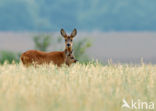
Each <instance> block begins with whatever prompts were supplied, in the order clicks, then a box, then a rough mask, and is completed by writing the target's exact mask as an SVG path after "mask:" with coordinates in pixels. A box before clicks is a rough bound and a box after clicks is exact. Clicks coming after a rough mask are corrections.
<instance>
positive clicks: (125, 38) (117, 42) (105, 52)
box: [0, 30, 156, 64]
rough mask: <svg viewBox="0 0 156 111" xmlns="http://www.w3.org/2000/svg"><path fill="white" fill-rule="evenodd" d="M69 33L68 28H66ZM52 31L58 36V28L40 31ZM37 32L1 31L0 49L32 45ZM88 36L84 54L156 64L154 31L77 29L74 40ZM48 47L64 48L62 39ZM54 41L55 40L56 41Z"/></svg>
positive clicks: (123, 61)
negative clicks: (88, 30)
mask: <svg viewBox="0 0 156 111" xmlns="http://www.w3.org/2000/svg"><path fill="white" fill-rule="evenodd" d="M69 33H70V32H69ZM41 34H47V35H51V37H52V41H53V40H56V39H58V38H59V37H60V36H61V35H60V32H56V33H41ZM35 35H39V33H28V32H25V33H17V32H1V33H0V50H11V51H14V52H24V51H27V50H29V49H34V43H33V37H34V36H35ZM83 38H88V39H89V40H91V41H92V46H91V47H90V48H88V49H87V52H86V53H87V55H88V56H89V57H90V58H91V59H94V60H99V61H101V62H102V63H107V62H108V59H112V61H113V62H114V63H133V64H135V63H137V64H138V63H140V62H141V59H142V58H143V60H144V63H152V64H156V51H154V49H155V47H156V33H155V32H96V31H95V32H90V33H89V32H88V33H87V32H79V30H78V35H77V36H76V37H75V38H74V40H73V42H77V41H79V40H82V39H83ZM52 43H53V44H51V46H50V47H49V48H48V51H56V50H58V47H62V48H64V40H63V42H62V43H61V44H59V45H57V47H56V46H55V43H54V42H52ZM56 44H57V43H56Z"/></svg>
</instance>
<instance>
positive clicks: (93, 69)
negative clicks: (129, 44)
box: [0, 63, 156, 111]
mask: <svg viewBox="0 0 156 111" xmlns="http://www.w3.org/2000/svg"><path fill="white" fill-rule="evenodd" d="M122 99H126V100H127V101H128V102H130V101H131V99H134V100H136V101H137V100H138V99H139V100H140V101H146V102H151V101H152V102H154V103H156V66H155V65H145V64H142V65H120V64H116V65H113V64H110V65H105V66H103V65H100V64H99V63H96V64H88V65H82V64H74V65H73V66H71V67H70V68H68V67H66V66H64V67H62V68H56V67H55V66H53V65H51V66H42V67H39V68H36V69H35V68H33V67H30V68H28V69H27V68H25V67H23V66H22V65H20V64H12V65H8V64H5V65H1V66H0V111H131V110H130V109H126V108H121V105H122ZM133 111H135V110H133ZM137 111H138V110H137ZM141 111H144V110H141ZM145 111H146V110H145Z"/></svg>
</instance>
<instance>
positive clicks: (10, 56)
mask: <svg viewBox="0 0 156 111" xmlns="http://www.w3.org/2000/svg"><path fill="white" fill-rule="evenodd" d="M33 42H34V48H33V49H36V50H40V51H47V50H48V47H50V45H52V46H53V47H57V46H58V44H62V43H63V42H64V40H63V39H62V37H58V39H57V40H54V39H53V37H52V36H50V35H36V36H34V37H33ZM63 44H64V43H63ZM91 45H92V42H91V40H89V39H87V38H84V39H81V40H79V41H75V42H74V43H73V55H74V56H75V58H76V59H77V60H78V61H79V63H88V62H90V61H91V60H90V58H89V57H88V56H87V54H86V50H87V48H89V47H91ZM63 50H64V47H61V48H60V49H58V48H57V49H56V50H55V51H63ZM21 54H22V53H21V52H18V53H15V52H12V51H7V50H3V51H0V64H4V63H5V62H6V63H9V64H11V63H19V62H20V56H21Z"/></svg>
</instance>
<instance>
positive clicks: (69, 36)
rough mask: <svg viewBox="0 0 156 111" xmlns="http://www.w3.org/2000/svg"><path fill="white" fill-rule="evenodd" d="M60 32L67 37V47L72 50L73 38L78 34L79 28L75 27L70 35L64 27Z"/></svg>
mask: <svg viewBox="0 0 156 111" xmlns="http://www.w3.org/2000/svg"><path fill="white" fill-rule="evenodd" d="M60 33H61V35H62V36H63V37H64V39H65V49H68V50H70V51H71V50H72V43H73V38H74V37H75V36H76V34H77V30H76V29H74V30H73V31H72V33H71V34H70V35H67V34H66V32H65V31H64V29H61V31H60Z"/></svg>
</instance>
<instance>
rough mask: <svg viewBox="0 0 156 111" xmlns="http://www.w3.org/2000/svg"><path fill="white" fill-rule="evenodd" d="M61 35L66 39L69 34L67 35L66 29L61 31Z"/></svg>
mask: <svg viewBox="0 0 156 111" xmlns="http://www.w3.org/2000/svg"><path fill="white" fill-rule="evenodd" d="M60 33H61V35H62V36H63V37H64V38H65V37H67V34H66V32H65V31H64V29H61V30H60Z"/></svg>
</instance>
